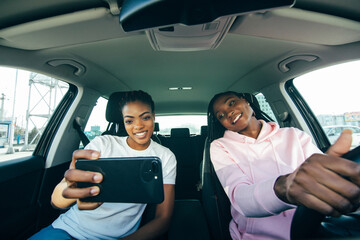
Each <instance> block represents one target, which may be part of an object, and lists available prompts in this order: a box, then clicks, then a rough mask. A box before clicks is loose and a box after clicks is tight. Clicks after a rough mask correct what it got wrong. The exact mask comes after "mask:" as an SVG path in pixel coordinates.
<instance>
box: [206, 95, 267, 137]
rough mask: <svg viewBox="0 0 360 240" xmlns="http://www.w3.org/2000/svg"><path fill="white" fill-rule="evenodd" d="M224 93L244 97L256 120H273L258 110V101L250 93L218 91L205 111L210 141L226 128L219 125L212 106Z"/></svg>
mask: <svg viewBox="0 0 360 240" xmlns="http://www.w3.org/2000/svg"><path fill="white" fill-rule="evenodd" d="M226 95H234V96H237V97H238V98H244V99H245V100H246V101H247V102H248V103H250V107H251V108H252V109H253V111H254V113H255V117H256V119H258V120H259V119H262V120H264V121H265V122H272V121H273V120H272V119H271V117H269V116H268V115H267V114H266V113H264V112H263V111H261V110H260V106H259V103H258V101H257V99H256V98H255V97H254V96H253V95H252V94H250V93H238V92H233V91H227V92H222V93H218V94H216V95H215V96H214V97H213V98H212V99H211V101H210V103H209V106H208V112H207V120H208V126H209V131H208V140H209V141H210V142H212V141H213V140H215V139H218V138H221V137H223V136H224V132H225V130H226V128H225V127H224V126H223V125H221V123H220V122H219V120H218V119H217V118H216V116H215V114H214V109H213V108H214V103H215V101H216V100H217V99H218V98H220V97H222V96H226Z"/></svg>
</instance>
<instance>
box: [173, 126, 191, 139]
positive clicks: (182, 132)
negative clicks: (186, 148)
mask: <svg viewBox="0 0 360 240" xmlns="http://www.w3.org/2000/svg"><path fill="white" fill-rule="evenodd" d="M170 137H176V138H189V137H190V130H189V129H188V128H172V129H171V133H170Z"/></svg>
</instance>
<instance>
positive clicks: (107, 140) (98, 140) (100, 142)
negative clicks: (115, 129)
mask: <svg viewBox="0 0 360 240" xmlns="http://www.w3.org/2000/svg"><path fill="white" fill-rule="evenodd" d="M123 138H124V137H118V136H112V135H104V136H97V137H95V138H94V139H93V140H91V141H90V143H89V144H88V145H86V147H85V149H94V150H98V149H100V148H103V147H109V146H112V145H114V144H116V145H119V144H120V145H123V143H124V139H123Z"/></svg>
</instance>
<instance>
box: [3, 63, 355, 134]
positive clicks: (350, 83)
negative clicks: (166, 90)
mask: <svg viewBox="0 0 360 240" xmlns="http://www.w3.org/2000/svg"><path fill="white" fill-rule="evenodd" d="M29 76H30V73H29V72H27V71H23V70H19V71H18V77H17V84H16V85H17V87H16V99H18V100H17V101H16V103H15V111H14V117H15V119H16V123H17V125H19V126H22V127H25V122H26V109H27V107H28V95H29V84H28V82H29ZM15 79H16V70H15V69H10V68H6V67H0V98H1V96H2V94H5V100H4V113H3V115H4V117H6V118H8V119H11V116H12V111H13V97H14V94H15V91H14V89H15ZM294 83H295V86H296V87H297V88H298V89H299V91H300V92H301V94H302V95H303V97H304V98H305V99H306V100H307V102H308V104H309V105H310V107H311V108H312V110H313V111H314V113H315V114H316V115H319V114H343V113H344V112H360V101H359V89H360V61H355V62H351V63H346V64H340V65H337V66H335V67H331V68H328V69H322V70H318V71H315V72H312V73H310V74H305V75H303V76H301V77H299V78H298V79H297V80H295V81H294ZM44 92H46V89H45V88H43V89H42V88H41V87H39V86H38V87H37V88H36V89H35V88H33V89H32V93H31V96H32V100H31V104H30V105H31V106H30V109H31V110H32V112H33V113H47V109H48V106H47V105H45V104H44V102H42V103H38V102H39V100H40V99H41V97H40V94H39V93H44ZM62 94H63V93H60V92H58V93H57V101H59V100H60V95H62ZM53 98H54V97H53ZM324 99H330V100H327V101H324ZM36 103H38V104H37V105H36V107H34V106H35V104H36ZM52 105H53V103H52ZM0 109H1V100H0ZM105 109H106V101H105V100H98V104H97V107H96V109H95V110H94V111H97V112H99V113H98V114H93V115H92V118H91V119H90V120H89V122H88V124H87V127H86V130H90V126H94V125H100V126H101V130H104V129H105V128H106V125H107V122H106V120H105ZM0 111H1V110H0ZM94 116H96V117H94ZM0 117H1V116H0ZM35 119H36V118H35ZM36 122H38V123H39V124H40V125H42V124H44V120H43V119H42V118H37V119H36ZM29 125H30V127H29V128H30V129H31V128H32V126H33V123H32V122H30V123H29Z"/></svg>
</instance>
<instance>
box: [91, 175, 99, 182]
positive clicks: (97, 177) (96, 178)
mask: <svg viewBox="0 0 360 240" xmlns="http://www.w3.org/2000/svg"><path fill="white" fill-rule="evenodd" d="M93 179H94V181H95V182H98V181H100V180H101V175H99V174H95V175H94V177H93Z"/></svg>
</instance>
